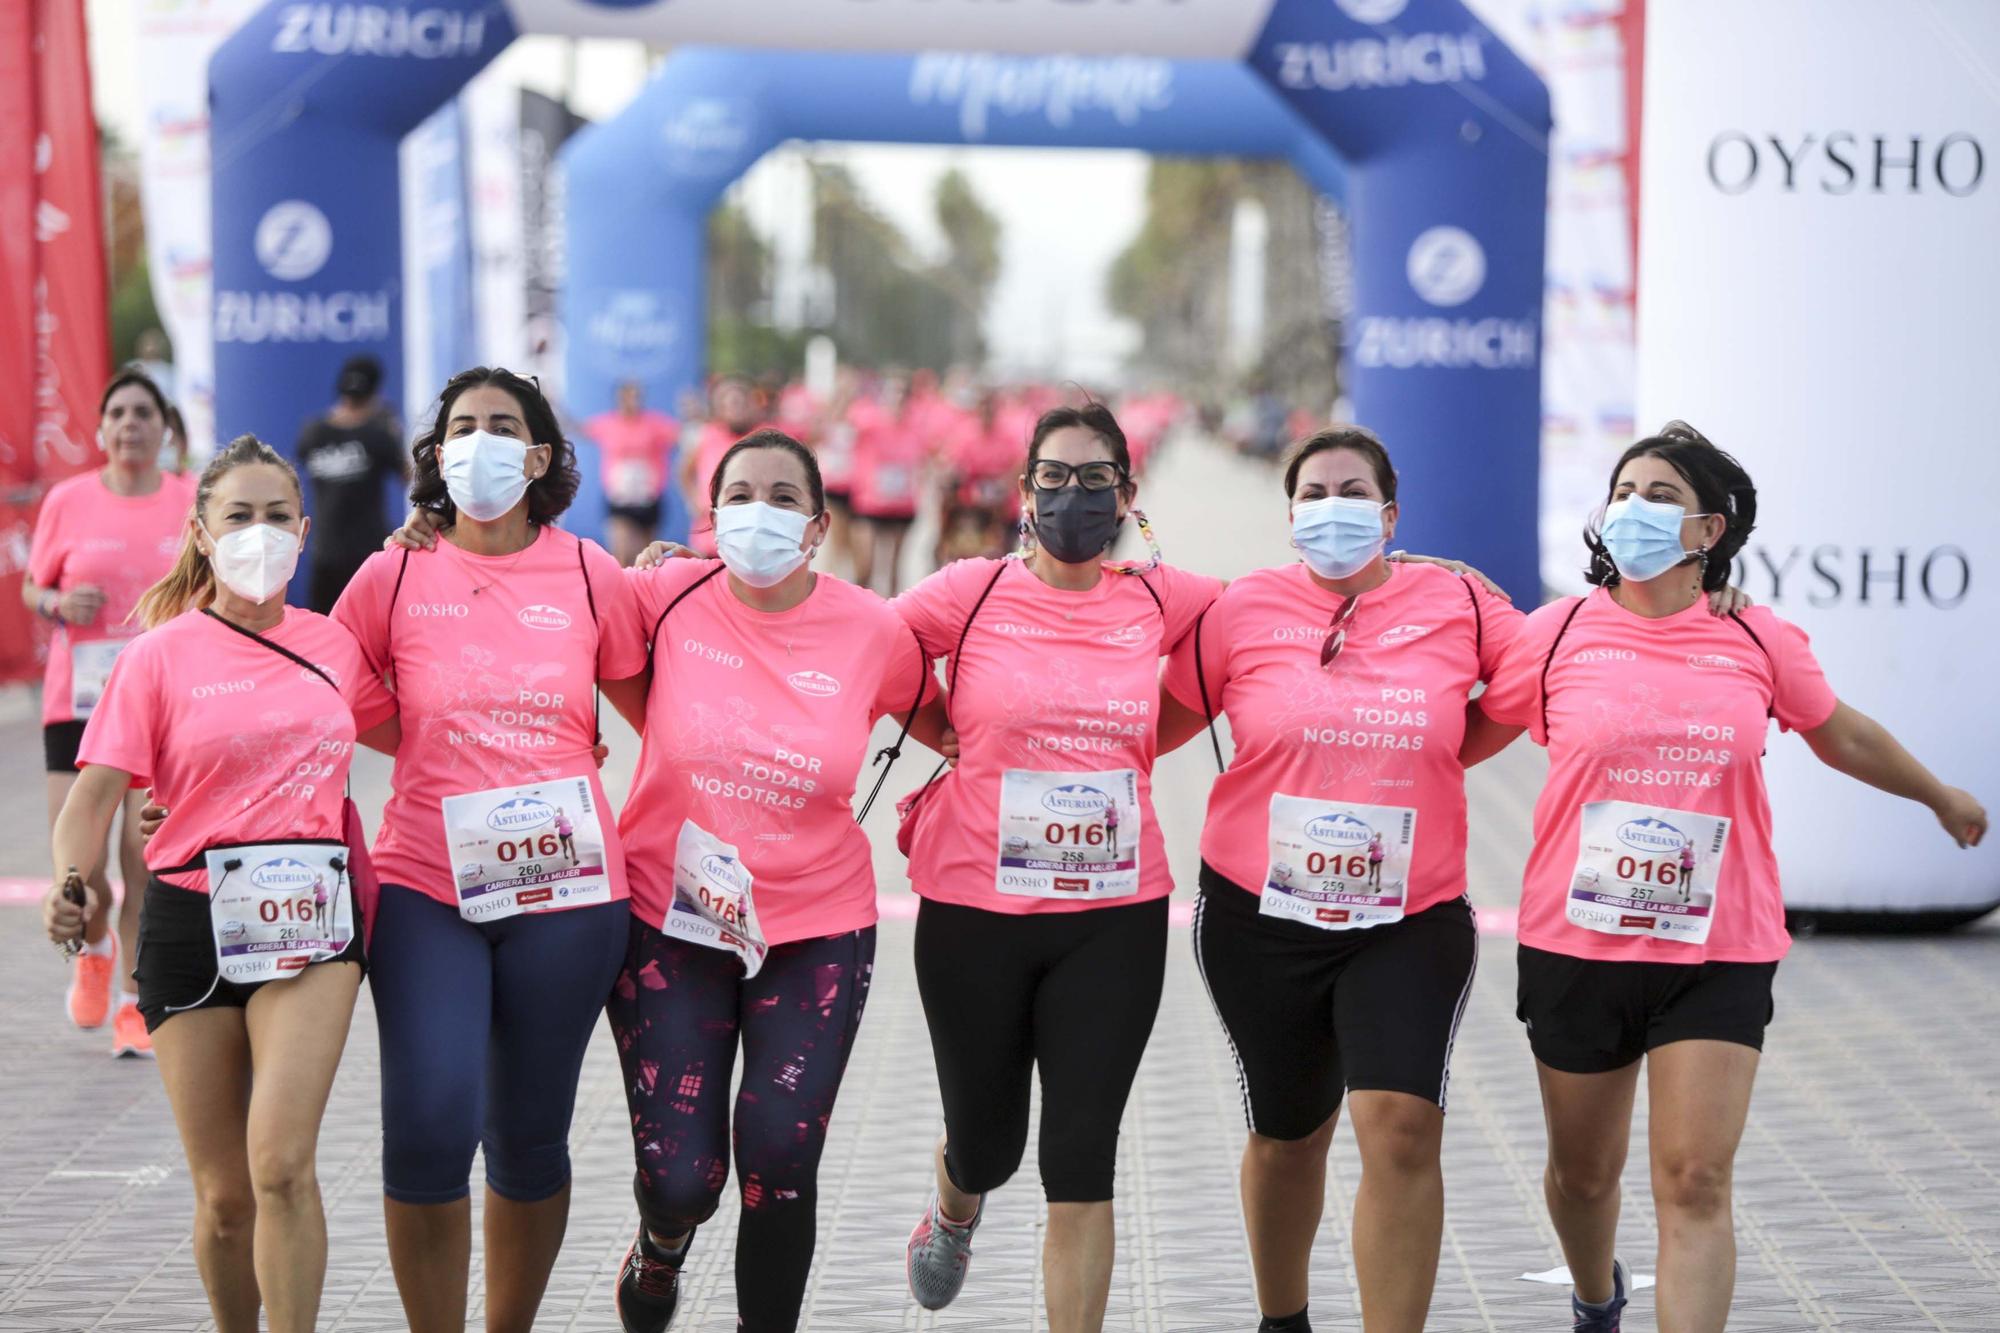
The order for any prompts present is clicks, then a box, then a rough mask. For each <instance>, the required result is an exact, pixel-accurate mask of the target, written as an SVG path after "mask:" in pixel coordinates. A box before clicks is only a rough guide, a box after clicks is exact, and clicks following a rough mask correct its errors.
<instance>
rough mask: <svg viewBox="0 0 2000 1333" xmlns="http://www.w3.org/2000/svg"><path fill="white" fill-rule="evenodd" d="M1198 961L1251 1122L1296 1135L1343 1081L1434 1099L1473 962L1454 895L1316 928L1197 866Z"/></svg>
mask: <svg viewBox="0 0 2000 1333" xmlns="http://www.w3.org/2000/svg"><path fill="white" fill-rule="evenodd" d="M1194 957H1195V966H1196V967H1197V968H1199V969H1200V971H1201V976H1202V981H1203V982H1204V983H1205V984H1206V985H1207V986H1208V997H1209V999H1210V1001H1212V1002H1213V1003H1214V1005H1215V1012H1216V1015H1217V1016H1218V1017H1219V1018H1221V1020H1222V1026H1223V1028H1224V1030H1225V1031H1226V1032H1227V1033H1228V1034H1229V1045H1230V1048H1231V1052H1232V1053H1233V1054H1234V1055H1235V1057H1236V1073H1237V1080H1238V1082H1239V1084H1240V1085H1241V1087H1242V1091H1243V1112H1244V1118H1245V1119H1246V1120H1247V1121H1248V1122H1249V1125H1250V1128H1251V1130H1252V1131H1253V1132H1255V1133H1257V1134H1261V1135H1263V1136H1265V1137H1266V1138H1273V1139H1302V1138H1305V1137H1306V1136H1307V1135H1309V1134H1311V1133H1312V1132H1313V1131H1314V1130H1315V1129H1318V1128H1319V1127H1320V1126H1321V1125H1322V1124H1324V1123H1325V1122H1326V1119H1327V1117H1328V1116H1331V1115H1332V1114H1333V1113H1334V1112H1335V1111H1337V1110H1339V1109H1340V1099H1341V1096H1342V1094H1343V1093H1344V1092H1345V1091H1346V1090H1348V1089H1353V1090H1355V1091H1360V1092H1405V1093H1409V1094H1411V1095H1412V1096H1416V1097H1422V1098H1424V1099H1425V1100H1426V1101H1431V1102H1435V1103H1436V1104H1437V1105H1438V1107H1439V1109H1443V1107H1444V1105H1445V1092H1446V1088H1447V1085H1448V1084H1449V1082H1450V1078H1451V1048H1452V1043H1453V1042H1454V1041H1455V1040H1456V1039H1457V1037H1458V1024H1459V1020H1460V1018H1462V1017H1463V1016H1464V1014H1465V1002H1466V998H1467V997H1468V996H1469V995H1470V994H1471V993H1472V975H1473V971H1474V969H1475V967H1476V966H1477V964H1478V961H1479V935H1478V932H1477V930H1476V929H1475V928H1474V926H1473V920H1472V905H1471V904H1470V903H1469V902H1467V901H1466V900H1465V899H1464V898H1453V899H1451V900H1450V901H1448V902H1442V903H1438V904H1437V905H1436V906H1433V907H1429V908H1426V909H1425V910H1423V911H1421V912H1418V913H1416V914H1415V915H1413V916H1409V917H1405V918H1404V919H1403V920H1401V921H1397V922H1392V923H1390V924H1388V925H1381V926H1373V927H1370V928H1368V929H1366V930H1346V931H1331V930H1321V929H1319V928H1318V927H1316V926H1309V925H1306V924H1305V923H1304V922H1300V921H1291V920H1287V919H1285V918H1282V917H1269V916H1264V915H1262V914H1261V913H1260V912H1259V911H1258V898H1257V895H1256V894H1254V893H1251V892H1249V891H1248V890H1246V889H1243V888H1241V887H1240V886H1238V885H1236V884H1234V883H1232V882H1230V881H1229V880H1227V879H1224V878H1223V877H1222V876H1221V875H1219V874H1217V873H1216V872H1215V871H1214V870H1213V869H1212V868H1210V867H1209V866H1208V865H1206V864H1204V865H1203V866H1202V868H1201V897H1200V898H1199V899H1198V900H1197V901H1196V903H1195V916H1194Z"/></svg>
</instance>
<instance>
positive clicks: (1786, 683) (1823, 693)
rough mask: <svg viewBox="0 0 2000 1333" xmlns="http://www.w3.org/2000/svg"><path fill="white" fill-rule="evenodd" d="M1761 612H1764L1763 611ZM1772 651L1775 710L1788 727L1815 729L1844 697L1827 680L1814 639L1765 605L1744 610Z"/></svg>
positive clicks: (1745, 616) (1765, 647)
mask: <svg viewBox="0 0 2000 1333" xmlns="http://www.w3.org/2000/svg"><path fill="white" fill-rule="evenodd" d="M1760 613H1761V614H1760ZM1743 617H1744V619H1745V620H1746V621H1747V622H1749V623H1750V624H1751V628H1753V629H1755V630H1756V631H1757V637H1758V638H1760V639H1762V640H1763V641H1764V651H1765V652H1767V653H1769V654H1770V655H1771V676H1772V687H1771V712H1772V713H1773V714H1774V715H1775V716H1776V717H1777V719H1778V725H1779V726H1781V727H1783V728H1784V729H1785V730H1786V731H1811V730H1812V729H1813V728H1814V727H1817V726H1821V725H1823V724H1824V723H1825V722H1826V720H1827V719H1828V718H1830V717H1832V716H1833V710H1834V708H1835V707H1836V706H1838V705H1839V703H1840V700H1839V699H1838V698H1836V697H1835V695H1834V693H1833V687H1832V686H1831V685H1829V684H1827V682H1826V673H1825V672H1824V671H1822V670H1821V669H1820V665H1819V659H1818V658H1817V657H1815V656H1813V650H1812V640H1810V639H1809V638H1807V637H1806V632H1805V631H1804V630H1802V629H1800V628H1799V627H1798V626H1797V625H1794V624H1792V623H1791V622H1790V621H1788V620H1780V619H1778V617H1776V616H1775V615H1772V614H1771V612H1770V611H1769V610H1768V609H1766V608H1764V607H1761V606H1753V607H1751V608H1750V609H1749V610H1748V611H1745V612H1744V613H1743Z"/></svg>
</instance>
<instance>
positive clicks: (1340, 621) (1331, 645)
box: [1319, 593, 1361, 667]
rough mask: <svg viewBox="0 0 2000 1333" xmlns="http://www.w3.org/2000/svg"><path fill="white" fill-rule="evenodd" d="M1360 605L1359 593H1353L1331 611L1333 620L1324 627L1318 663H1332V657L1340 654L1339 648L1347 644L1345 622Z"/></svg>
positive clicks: (1351, 617)
mask: <svg viewBox="0 0 2000 1333" xmlns="http://www.w3.org/2000/svg"><path fill="white" fill-rule="evenodd" d="M1360 605H1361V594H1360V593H1355V594H1354V595H1353V596H1352V597H1349V598H1348V599H1347V600H1346V601H1344V602H1342V603H1341V604H1340V609H1339V610H1338V611H1335V612H1334V613H1333V622H1332V623H1331V624H1329V625H1328V626H1327V627H1326V642H1325V643H1322V644H1321V645H1320V646H1319V664H1320V665H1321V666H1323V667H1329V666H1332V665H1333V659H1334V658H1336V657H1338V656H1340V650H1341V649H1342V648H1345V647H1346V646H1347V622H1348V621H1350V620H1352V619H1354V612H1355V609H1356V608H1357V607H1359V606H1360Z"/></svg>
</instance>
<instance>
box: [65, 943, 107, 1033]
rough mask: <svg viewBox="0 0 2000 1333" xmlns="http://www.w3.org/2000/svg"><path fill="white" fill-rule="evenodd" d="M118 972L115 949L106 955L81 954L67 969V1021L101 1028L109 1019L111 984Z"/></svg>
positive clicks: (81, 1026)
mask: <svg viewBox="0 0 2000 1333" xmlns="http://www.w3.org/2000/svg"><path fill="white" fill-rule="evenodd" d="M117 972H118V946H117V945H116V944H113V945H112V946H111V952H110V953H107V954H95V953H84V954H78V955H77V956H76V961H75V962H73V963H71V964H70V968H69V1021H70V1022H72V1023H74V1024H76V1025H77V1026H78V1027H80V1028H100V1027H103V1026H104V1020H105V1019H107V1018H109V1017H110V1016H111V980H112V978H113V977H114V976H116V975H117Z"/></svg>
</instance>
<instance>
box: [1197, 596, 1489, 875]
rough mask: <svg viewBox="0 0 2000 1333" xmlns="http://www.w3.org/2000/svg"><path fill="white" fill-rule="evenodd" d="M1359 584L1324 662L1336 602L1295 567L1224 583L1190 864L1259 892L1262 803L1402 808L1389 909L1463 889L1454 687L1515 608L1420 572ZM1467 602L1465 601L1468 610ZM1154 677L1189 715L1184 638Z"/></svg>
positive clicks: (1478, 664)
mask: <svg viewBox="0 0 2000 1333" xmlns="http://www.w3.org/2000/svg"><path fill="white" fill-rule="evenodd" d="M1390 569H1391V571H1392V575H1391V577H1390V579H1389V581H1388V582H1387V583H1385V584H1383V585H1382V586H1381V587H1379V588H1376V589H1374V590H1373V591H1372V592H1367V593H1363V594H1362V596H1361V601H1360V604H1359V605H1358V606H1357V607H1356V608H1355V611H1354V618H1353V619H1352V620H1351V621H1349V622H1348V625H1347V639H1346V642H1345V644H1344V645H1343V646H1342V648H1341V650H1340V655H1339V656H1338V657H1336V658H1334V660H1333V661H1332V662H1331V663H1330V664H1328V665H1327V666H1324V667H1323V666H1321V665H1320V662H1319V655H1320V647H1321V645H1322V644H1324V643H1325V642H1326V637H1327V633H1328V627H1329V622H1331V621H1332V619H1333V617H1334V614H1335V613H1336V612H1337V611H1338V610H1339V609H1340V605H1341V602H1342V601H1343V598H1341V597H1340V596H1339V595H1337V594H1335V593H1331V592H1328V591H1327V590H1326V589H1324V588H1322V587H1320V586H1319V585H1318V584H1317V583H1315V582H1314V581H1313V578H1312V574H1311V571H1309V570H1308V569H1307V568H1306V566H1305V565H1303V564H1295V565H1287V566H1284V567H1282V568H1278V569H1265V570H1259V571H1258V572H1256V573H1254V574H1250V575H1248V576H1246V577H1244V578H1240V579H1237V580H1235V581H1234V582H1233V583H1231V584H1230V585H1229V587H1228V589H1227V590H1226V591H1225V592H1224V593H1223V594H1222V596H1221V597H1220V598H1219V599H1217V601H1216V603H1215V605H1214V606H1212V607H1210V608H1209V611H1208V615H1207V616H1206V617H1205V618H1204V619H1203V621H1202V624H1201V659H1202V668H1203V671H1202V674H1203V676H1204V677H1205V678H1206V680H1207V684H1208V701H1209V705H1210V707H1212V708H1214V709H1215V710H1216V711H1217V712H1218V713H1223V712H1226V713H1227V714H1228V716H1229V732H1230V735H1231V737H1232V738H1233V739H1234V740H1235V743H1236V754H1235V757H1234V758H1233V759H1232V760H1231V761H1230V765H1229V771H1228V772H1226V773H1224V774H1223V775H1222V776H1221V777H1219V778H1217V779H1216V781H1215V786H1214V788H1213V789H1212V790H1211V791H1210V794H1209V798H1208V821H1207V824H1206V825H1205V826H1204V827H1203V829H1202V836H1201V855H1202V859H1203V860H1204V861H1206V862H1208V864H1209V865H1211V866H1213V867H1214V868H1215V869H1216V870H1217V871H1218V872H1220V873H1221V874H1222V875H1223V877H1224V878H1226V879H1228V880H1230V881H1231V882H1232V883H1234V884H1237V885H1239V886H1241V887H1242V888H1245V889H1248V890H1250V891H1251V892H1253V893H1255V892H1261V891H1262V889H1263V886H1264V876H1265V871H1266V869H1267V868H1268V864H1267V863H1268V856H1267V852H1268V849H1269V840H1268V839H1269V831H1270V820H1271V815H1270V810H1271V797H1272V796H1273V795H1274V794H1283V795H1286V796H1293V797H1299V798H1303V799H1309V800H1326V801H1345V802H1353V803H1356V804H1361V805H1368V806H1376V807H1394V808H1403V809H1411V810H1415V811H1416V816H1417V817H1416V824H1415V847H1414V850H1413V855H1412V859H1411V862H1410V888H1409V897H1408V900H1407V902H1406V904H1405V909H1404V910H1405V911H1406V912H1408V913H1412V914H1414V913H1417V912H1421V911H1423V910H1424V909H1425V908H1427V907H1431V906H1434V905H1436V904H1437V903H1440V902H1444V901H1446V900H1448V899H1451V898H1456V897H1458V896H1459V895H1460V894H1462V893H1464V892H1465V841H1466V834H1465V769H1464V768H1463V767H1462V766H1461V765H1460V764H1459V762H1458V747H1459V743H1460V742H1461V741H1463V740H1464V738H1465V701H1466V695H1467V694H1468V692H1469V691H1470V690H1471V689H1472V687H1473V685H1474V683H1475V682H1477V681H1479V680H1482V679H1486V678H1489V677H1490V676H1491V675H1492V673H1493V670H1494V668H1495V667H1496V666H1497V665H1498V664H1499V662H1500V657H1501V654H1502V652H1503V651H1504V650H1505V649H1506V647H1507V645H1508V644H1509V643H1511V642H1512V641H1513V639H1514V636H1515V635H1516V634H1517V633H1518V632H1519V630H1520V627H1521V624H1522V621H1523V620H1524V619H1525V617H1523V616H1522V614H1521V613H1520V612H1519V611H1517V610H1515V609H1514V608H1513V607H1512V606H1510V605H1508V604H1507V603H1506V602H1504V601H1502V600H1501V599H1499V598H1498V597H1495V596H1493V595H1492V594H1491V593H1489V592H1487V591H1486V589H1485V588H1484V587H1482V586H1481V585H1480V584H1479V581H1478V580H1477V579H1470V578H1466V579H1461V578H1458V577H1456V576H1455V575H1453V574H1451V573H1449V572H1447V571H1446V570H1443V569H1440V568H1438V567H1437V566H1435V565H1391V566H1390ZM1475 603H1476V606H1475ZM1166 686H1167V688H1168V689H1169V690H1171V691H1172V693H1173V695H1174V697H1175V698H1177V699H1179V700H1180V701H1181V702H1182V703H1183V704H1185V705H1187V706H1188V707H1189V708H1192V709H1195V710H1196V711H1200V709H1201V707H1202V701H1201V690H1200V687H1199V685H1198V683H1197V681H1196V678H1195V644H1194V636H1193V635H1189V636H1188V637H1187V639H1185V640H1184V641H1182V643H1181V645H1180V647H1178V648H1176V649H1175V650H1174V654H1173V657H1172V659H1171V660H1170V661H1169V663H1168V665H1167V675H1166Z"/></svg>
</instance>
